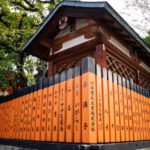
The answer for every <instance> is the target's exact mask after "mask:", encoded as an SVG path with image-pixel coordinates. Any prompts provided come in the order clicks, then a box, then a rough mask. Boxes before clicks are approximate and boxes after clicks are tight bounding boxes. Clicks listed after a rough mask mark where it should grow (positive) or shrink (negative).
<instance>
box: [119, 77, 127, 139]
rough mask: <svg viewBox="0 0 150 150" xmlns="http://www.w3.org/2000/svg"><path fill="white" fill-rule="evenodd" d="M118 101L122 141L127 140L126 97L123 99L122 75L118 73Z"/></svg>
mask: <svg viewBox="0 0 150 150" xmlns="http://www.w3.org/2000/svg"><path fill="white" fill-rule="evenodd" d="M117 82H118V101H119V105H120V109H119V110H120V112H119V113H120V131H121V141H122V142H124V141H125V129H124V124H125V122H124V99H123V93H122V92H123V91H122V79H121V76H119V75H118V80H117Z"/></svg>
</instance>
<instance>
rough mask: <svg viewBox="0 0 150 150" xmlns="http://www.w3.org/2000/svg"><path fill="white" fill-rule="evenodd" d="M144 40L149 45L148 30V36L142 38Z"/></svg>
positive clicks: (149, 35)
mask: <svg viewBox="0 0 150 150" xmlns="http://www.w3.org/2000/svg"><path fill="white" fill-rule="evenodd" d="M144 41H145V43H146V44H147V45H148V46H149V47H150V32H148V36H146V37H145V38H144Z"/></svg>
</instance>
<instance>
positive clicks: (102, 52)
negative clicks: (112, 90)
mask: <svg viewBox="0 0 150 150" xmlns="http://www.w3.org/2000/svg"><path fill="white" fill-rule="evenodd" d="M94 57H95V61H96V64H99V65H100V66H101V67H104V68H107V58H106V48H105V45H104V44H98V45H97V46H96V51H95V55H94Z"/></svg>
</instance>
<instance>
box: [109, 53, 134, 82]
mask: <svg viewBox="0 0 150 150" xmlns="http://www.w3.org/2000/svg"><path fill="white" fill-rule="evenodd" d="M107 65H108V69H110V70H111V71H112V72H116V73H117V74H119V75H120V76H122V77H125V78H127V79H129V78H132V79H133V80H134V81H135V82H136V71H135V70H133V69H132V68H130V67H128V66H127V65H126V64H125V63H123V62H122V61H120V60H119V59H117V58H115V57H114V56H112V55H111V54H109V53H107Z"/></svg>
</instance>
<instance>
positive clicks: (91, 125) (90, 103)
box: [82, 57, 97, 143]
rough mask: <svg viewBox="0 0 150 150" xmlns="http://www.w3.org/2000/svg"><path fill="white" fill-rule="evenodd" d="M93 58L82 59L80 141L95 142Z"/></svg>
mask: <svg viewBox="0 0 150 150" xmlns="http://www.w3.org/2000/svg"><path fill="white" fill-rule="evenodd" d="M96 116H97V114H96V84H95V60H94V59H93V58H91V57H85V58H83V59H82V142H83V143H97V119H96Z"/></svg>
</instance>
